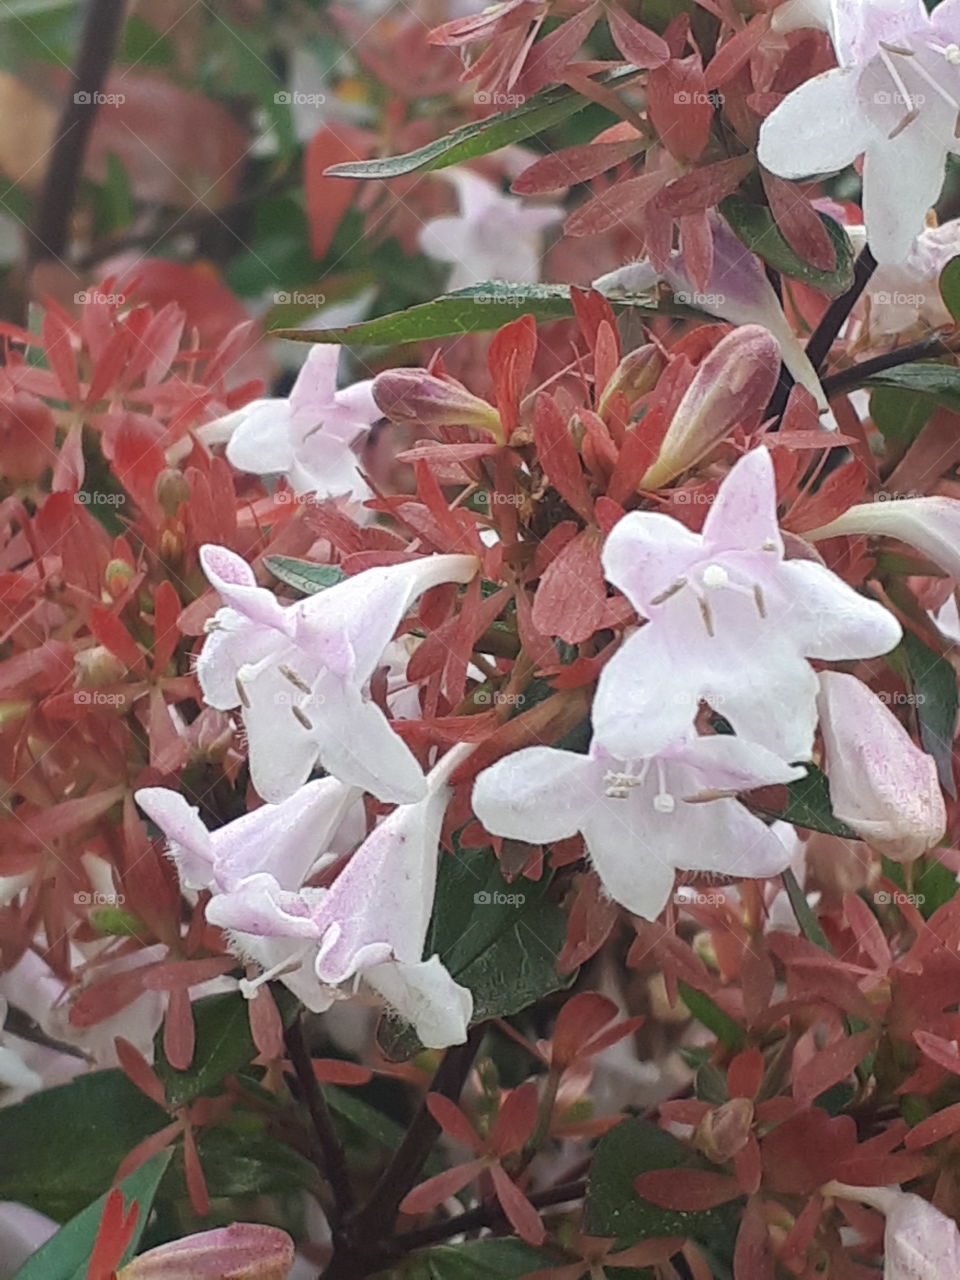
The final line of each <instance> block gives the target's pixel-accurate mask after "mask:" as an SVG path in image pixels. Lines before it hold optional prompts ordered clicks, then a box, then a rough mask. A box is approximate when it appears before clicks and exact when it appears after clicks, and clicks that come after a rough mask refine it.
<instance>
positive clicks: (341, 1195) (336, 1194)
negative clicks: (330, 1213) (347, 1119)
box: [283, 1017, 354, 1234]
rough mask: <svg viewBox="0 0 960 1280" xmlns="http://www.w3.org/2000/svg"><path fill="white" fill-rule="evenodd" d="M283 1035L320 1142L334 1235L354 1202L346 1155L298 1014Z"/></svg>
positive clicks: (350, 1210)
mask: <svg viewBox="0 0 960 1280" xmlns="http://www.w3.org/2000/svg"><path fill="white" fill-rule="evenodd" d="M283 1038H284V1042H285V1044H286V1046H287V1053H288V1055H289V1057H290V1062H291V1065H292V1066H293V1070H294V1073H295V1074H296V1077H297V1082H298V1083H299V1085H300V1091H301V1093H302V1094H303V1101H304V1102H305V1103H306V1107H307V1110H308V1111H309V1112H310V1119H311V1120H312V1121H313V1128H314V1132H315V1133H316V1135H317V1142H318V1143H319V1145H320V1151H321V1155H322V1157H323V1165H322V1167H321V1169H320V1172H321V1173H322V1174H323V1176H324V1177H325V1178H326V1180H327V1182H329V1184H330V1189H331V1191H332V1192H333V1200H334V1207H335V1209H336V1215H337V1221H336V1222H335V1223H331V1227H332V1228H333V1230H334V1233H335V1234H336V1232H337V1230H338V1229H339V1226H340V1223H341V1222H342V1221H343V1220H344V1219H345V1218H346V1217H347V1216H348V1215H349V1214H350V1213H351V1212H352V1210H353V1203H354V1202H353V1188H352V1186H351V1184H350V1173H349V1170H348V1168H347V1160H346V1156H345V1155H344V1152H343V1147H342V1146H341V1145H340V1139H339V1138H338V1137H337V1134H336V1130H335V1129H334V1127H333V1118H332V1116H331V1115H330V1108H329V1107H328V1106H327V1100H326V1098H325V1097H324V1096H323V1090H322V1089H321V1088H320V1085H319V1084H318V1082H317V1077H316V1076H315V1075H314V1072H313V1063H312V1061H311V1059H310V1052H309V1050H308V1049H307V1044H306V1041H305V1040H304V1038H303V1024H302V1023H301V1021H300V1018H299V1017H297V1018H295V1019H294V1021H293V1022H292V1023H291V1024H290V1026H289V1027H287V1029H286V1031H285V1032H284V1037H283Z"/></svg>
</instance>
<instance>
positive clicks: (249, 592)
mask: <svg viewBox="0 0 960 1280" xmlns="http://www.w3.org/2000/svg"><path fill="white" fill-rule="evenodd" d="M200 567H201V568H202V569H203V572H204V573H205V574H206V575H207V581H208V582H209V583H210V585H211V587H213V589H214V591H218V592H219V593H220V596H221V598H222V599H223V602H224V604H227V605H229V606H230V607H231V608H232V609H235V610H236V611H237V613H240V614H242V615H243V616H244V617H245V618H248V619H249V620H250V621H251V622H255V623H257V624H258V625H259V626H264V627H276V628H277V629H279V630H280V631H282V632H288V631H289V630H290V629H291V625H292V623H291V617H290V611H289V610H288V609H284V607H283V605H281V604H280V602H279V600H277V598H276V596H275V595H274V594H273V592H272V591H268V590H267V589H266V587H258V586H257V580H256V578H255V577H254V574H253V570H252V569H251V568H250V566H249V565H248V564H247V562H246V560H244V559H243V557H242V556H238V555H237V554H236V553H235V552H233V551H231V550H230V549H229V548H228V547H218V546H216V545H215V544H214V543H209V542H208V543H206V544H205V545H204V546H202V547H201V548H200Z"/></svg>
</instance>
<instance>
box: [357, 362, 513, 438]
mask: <svg viewBox="0 0 960 1280" xmlns="http://www.w3.org/2000/svg"><path fill="white" fill-rule="evenodd" d="M373 398H374V400H375V401H376V402H377V404H378V405H379V407H380V411H381V413H382V414H383V416H384V417H385V418H389V419H390V421H391V422H398V423H406V424H409V425H411V426H420V427H477V428H479V430H481V431H486V432H488V433H489V434H490V435H491V436H493V437H494V439H495V440H501V439H502V438H503V424H502V423H501V421H500V415H499V413H497V411H496V409H495V408H494V407H493V405H492V404H488V403H487V401H486V400H481V399H480V397H479V396H475V395H474V394H473V392H471V391H468V390H467V388H466V387H465V386H463V385H462V383H459V382H456V381H454V379H453V378H438V377H436V376H435V375H434V374H432V373H427V371H426V369H388V370H387V371H386V372H385V373H378V374H377V376H376V377H375V378H374V380H373Z"/></svg>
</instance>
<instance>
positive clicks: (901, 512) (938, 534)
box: [803, 495, 960, 582]
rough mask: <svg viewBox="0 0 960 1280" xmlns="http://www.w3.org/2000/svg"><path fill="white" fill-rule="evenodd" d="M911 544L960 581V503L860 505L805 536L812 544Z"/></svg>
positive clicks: (935, 499) (906, 500)
mask: <svg viewBox="0 0 960 1280" xmlns="http://www.w3.org/2000/svg"><path fill="white" fill-rule="evenodd" d="M848 535H849V536H857V535H861V536H865V537H868V538H873V537H886V538H896V539H897V540H898V541H899V542H908V543H909V544H910V546H911V547H916V549H917V550H918V551H922V552H923V554H924V555H925V556H927V557H928V558H929V559H930V560H932V561H933V563H934V564H936V565H939V566H940V568H941V569H944V570H945V571H946V572H947V573H948V574H949V575H950V577H951V578H954V579H955V580H956V581H958V582H960V502H958V501H957V499H956V498H944V497H941V496H939V495H938V496H934V497H932V498H899V499H897V500H896V501H889V502H860V503H857V504H856V506H853V507H848V508H847V510H846V511H845V512H844V513H843V515H842V516H837V518H836V520H831V521H830V523H829V524H824V525H821V526H820V527H819V528H818V529H812V530H811V531H810V532H809V533H805V534H804V535H803V536H804V537H805V538H808V539H809V540H810V541H811V542H819V541H821V540H822V539H823V538H841V537H846V536H848Z"/></svg>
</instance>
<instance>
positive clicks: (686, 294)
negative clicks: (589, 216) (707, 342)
mask: <svg viewBox="0 0 960 1280" xmlns="http://www.w3.org/2000/svg"><path fill="white" fill-rule="evenodd" d="M710 225H711V227H712V229H713V270H712V271H711V273H710V279H709V281H708V282H707V288H706V290H705V291H704V292H700V291H698V290H697V288H696V286H695V285H694V284H693V282H692V280H691V279H690V276H689V275H688V274H687V269H686V265H685V263H684V257H683V251H682V250H681V249H675V250H674V251H673V253H672V254H671V255H670V257H669V258H668V260H667V264H666V267H665V268H664V270H663V271H658V270H657V269H656V267H655V266H654V265H653V263H652V262H647V261H640V262H628V263H627V265H626V266H624V267H618V268H617V269H616V270H615V271H608V272H607V273H606V274H605V275H602V276H599V277H598V278H597V279H596V280H594V282H593V287H594V288H595V289H597V290H599V291H600V293H602V294H605V295H606V296H607V297H608V298H631V297H643V295H644V294H646V293H649V291H650V290H651V289H652V288H653V286H654V285H655V284H656V283H657V281H658V280H663V281H664V283H665V284H667V285H669V286H670V288H671V289H672V290H673V293H674V297H675V298H676V299H677V301H678V302H683V303H686V304H688V305H690V306H695V307H697V308H698V309H699V310H701V311H707V312H709V314H710V315H713V316H718V317H719V318H720V319H721V320H729V321H730V323H731V324H737V325H742V324H759V325H762V326H763V328H764V329H766V330H767V331H768V332H769V333H771V334H772V335H773V337H774V338H775V339H776V342H777V346H778V347H779V348H780V356H781V358H782V360H783V363H784V364H785V365H786V366H787V368H788V369H789V370H790V372H791V373H792V374H793V377H794V378H795V379H796V381H797V382H798V383H799V384H800V385H801V386H802V387H806V389H807V390H808V391H809V392H810V394H811V395H812V396H813V398H814V399H815V400H816V402H817V405H818V407H819V408H820V410H821V411H822V410H824V409H826V407H827V400H826V396H825V395H824V394H823V388H822V387H821V386H820V379H819V378H818V377H817V374H816V370H815V369H814V367H813V365H812V364H811V363H810V361H809V360H808V359H807V356H806V353H805V352H804V350H803V347H802V346H801V345H800V343H799V342H798V341H797V338H796V335H795V334H794V332H793V330H792V329H791V328H790V325H789V323H788V321H787V317H786V316H785V315H784V313H783V307H781V305H780V301H779V299H778V298H777V295H776V294H775V293H774V291H773V286H772V285H771V283H770V281H769V280H768V279H767V274H766V272H765V271H764V268H763V263H762V262H761V261H760V259H759V258H758V257H756V256H755V255H754V254H752V253H751V252H750V251H749V250H748V249H746V248H744V246H743V243H742V242H741V241H740V240H739V239H738V238H737V237H736V236H735V235H734V233H733V232H732V231H731V230H730V228H729V227H728V226H727V224H726V222H724V220H723V219H722V218H720V217H718V216H717V215H713V216H712V217H711V219H710Z"/></svg>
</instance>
